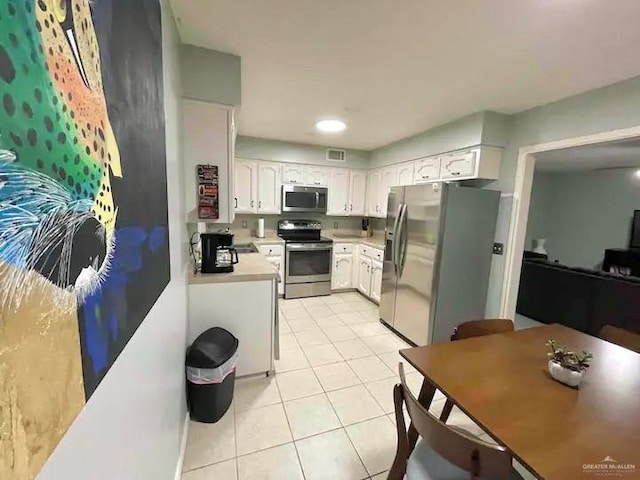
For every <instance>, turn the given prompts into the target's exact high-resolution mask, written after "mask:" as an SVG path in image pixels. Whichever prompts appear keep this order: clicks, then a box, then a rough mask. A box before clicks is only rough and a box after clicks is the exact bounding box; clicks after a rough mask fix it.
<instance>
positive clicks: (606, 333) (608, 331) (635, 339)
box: [600, 325, 640, 353]
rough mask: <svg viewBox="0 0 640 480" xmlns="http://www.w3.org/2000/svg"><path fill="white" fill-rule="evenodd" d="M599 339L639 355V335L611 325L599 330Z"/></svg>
mask: <svg viewBox="0 0 640 480" xmlns="http://www.w3.org/2000/svg"><path fill="white" fill-rule="evenodd" d="M600 338H601V339H603V340H606V341H607V342H611V343H615V344H616V345H619V346H621V347H624V348H627V349H629V350H633V351H634V352H637V353H640V335H638V334H637V333H634V332H630V331H629V330H625V329H623V328H620V327H614V326H613V325H605V326H604V327H602V330H600Z"/></svg>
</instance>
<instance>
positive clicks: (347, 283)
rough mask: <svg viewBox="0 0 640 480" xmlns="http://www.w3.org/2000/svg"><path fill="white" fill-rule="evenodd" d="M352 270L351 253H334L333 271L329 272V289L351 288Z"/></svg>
mask: <svg viewBox="0 0 640 480" xmlns="http://www.w3.org/2000/svg"><path fill="white" fill-rule="evenodd" d="M352 272H353V255H350V254H346V255H345V254H342V255H334V256H333V272H332V273H331V289H332V290H342V289H345V288H351V286H352V283H351V277H352Z"/></svg>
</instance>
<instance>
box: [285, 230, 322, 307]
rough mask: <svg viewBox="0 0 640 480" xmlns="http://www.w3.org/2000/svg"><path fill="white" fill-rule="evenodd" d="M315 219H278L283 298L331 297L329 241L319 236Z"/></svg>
mask: <svg viewBox="0 0 640 480" xmlns="http://www.w3.org/2000/svg"><path fill="white" fill-rule="evenodd" d="M321 230H322V224H321V223H320V222H318V221H316V220H280V221H279V222H278V235H279V236H280V237H281V238H282V239H284V241H285V277H284V298H302V297H315V296H319V295H330V294H331V265H332V263H333V262H332V256H333V240H330V239H328V238H324V237H321V236H320V231H321Z"/></svg>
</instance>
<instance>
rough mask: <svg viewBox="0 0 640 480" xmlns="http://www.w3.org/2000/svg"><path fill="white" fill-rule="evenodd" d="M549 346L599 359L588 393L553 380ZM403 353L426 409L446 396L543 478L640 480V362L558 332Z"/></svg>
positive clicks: (547, 329) (585, 387) (588, 377)
mask: <svg viewBox="0 0 640 480" xmlns="http://www.w3.org/2000/svg"><path fill="white" fill-rule="evenodd" d="M549 339H555V340H556V342H557V343H558V344H560V345H565V346H567V347H569V348H570V349H571V350H573V351H577V352H580V351H582V350H585V351H588V352H590V353H592V354H593V357H594V358H593V360H592V363H591V367H590V368H589V369H588V370H587V372H586V374H585V377H584V379H583V382H582V384H581V385H580V387H579V388H571V387H567V386H565V385H563V384H561V383H558V382H556V381H555V380H553V379H552V378H551V376H550V375H549V373H548V370H547V363H548V356H547V353H548V352H549V351H550V350H549V347H547V346H545V343H546V342H547V340H549ZM400 354H401V355H402V357H404V358H405V359H406V360H407V361H408V362H409V363H410V364H411V365H413V367H414V368H416V369H417V370H418V371H419V372H420V373H421V374H422V375H423V376H424V377H425V378H424V382H423V385H422V390H421V392H420V395H419V400H420V402H421V403H422V404H423V405H424V406H425V407H427V408H428V406H429V405H430V403H431V401H432V399H433V395H434V392H435V389H436V388H437V389H439V390H441V391H442V392H443V393H444V394H445V395H446V396H447V397H448V398H450V399H451V400H452V401H453V402H454V403H455V404H456V405H457V406H458V407H459V408H460V409H461V410H462V411H463V412H464V413H466V414H467V415H468V416H469V417H470V418H471V419H472V420H474V421H475V422H476V423H477V424H478V425H479V426H481V427H482V428H483V429H484V430H485V431H486V432H488V433H489V434H490V435H491V436H492V437H493V438H494V439H495V441H496V442H497V443H498V444H500V445H503V446H504V447H506V448H507V449H508V450H510V451H511V453H512V455H513V456H514V458H516V459H517V460H518V461H519V462H520V463H522V464H523V465H524V466H525V467H526V468H527V469H528V470H529V471H530V472H531V473H532V474H534V475H535V476H537V477H538V478H544V479H548V480H555V479H558V480H572V479H583V478H593V479H594V480H598V479H601V478H605V479H606V478H618V479H636V478H640V354H638V353H635V352H633V351H631V350H627V349H625V348H622V347H619V346H617V345H614V344H612V343H609V342H606V341H604V340H601V339H599V338H595V337H592V336H589V335H586V334H584V333H581V332H578V331H576V330H572V329H570V328H568V327H565V326H563V325H558V324H553V325H546V326H542V327H535V328H530V329H526V330H518V331H515V332H509V333H500V334H494V335H488V336H484V337H476V338H471V339H467V340H460V341H455V342H449V343H442V344H434V345H428V346H424V347H415V348H409V349H405V350H401V351H400ZM414 433H415V432H414ZM596 472H598V473H596ZM603 473H607V476H603ZM614 473H615V476H612V474H614Z"/></svg>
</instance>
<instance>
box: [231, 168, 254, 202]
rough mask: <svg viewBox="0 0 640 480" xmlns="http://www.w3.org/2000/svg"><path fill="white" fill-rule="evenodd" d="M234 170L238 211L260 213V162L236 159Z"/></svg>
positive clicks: (235, 200) (235, 199)
mask: <svg viewBox="0 0 640 480" xmlns="http://www.w3.org/2000/svg"><path fill="white" fill-rule="evenodd" d="M234 172H235V173H234V176H233V182H234V202H235V210H236V213H258V162H256V161H254V160H240V159H236V161H235V165H234Z"/></svg>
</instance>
